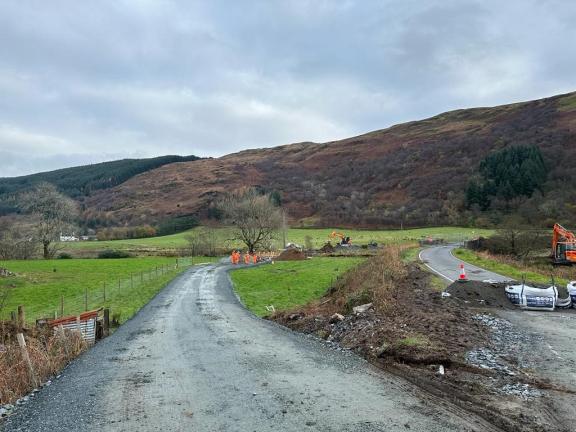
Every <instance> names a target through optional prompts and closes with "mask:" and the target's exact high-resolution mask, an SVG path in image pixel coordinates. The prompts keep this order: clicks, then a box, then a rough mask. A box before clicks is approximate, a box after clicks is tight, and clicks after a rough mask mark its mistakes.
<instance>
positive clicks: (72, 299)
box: [11, 258, 195, 323]
mask: <svg viewBox="0 0 576 432" xmlns="http://www.w3.org/2000/svg"><path fill="white" fill-rule="evenodd" d="M194 261H195V260H194V259H193V258H177V259H175V260H174V262H173V263H165V264H159V265H157V266H154V267H151V268H149V269H146V270H141V271H135V272H131V273H130V275H129V276H128V277H123V278H113V277H106V278H103V280H102V281H101V282H100V283H98V284H93V285H92V286H90V287H88V286H87V287H85V288H84V290H83V292H80V293H78V294H76V295H74V296H70V295H62V294H60V295H54V297H52V298H51V299H50V300H49V301H48V302H46V303H45V304H42V305H39V306H38V305H36V306H34V307H29V308H27V305H25V304H23V305H22V306H23V308H22V309H23V310H25V312H23V311H20V310H19V311H18V312H17V311H11V318H12V320H13V321H16V320H18V321H20V320H22V321H25V322H28V323H33V322H36V321H37V320H44V319H54V318H61V317H65V316H70V315H79V314H81V313H82V312H85V311H89V310H95V309H99V308H104V307H111V308H112V309H113V308H114V307H119V308H120V307H121V306H122V304H123V303H124V302H126V303H128V302H130V300H131V297H133V296H137V295H138V294H139V292H140V291H141V289H142V288H143V287H149V285H150V284H152V283H153V282H154V281H159V279H160V278H161V279H165V276H168V275H171V276H176V275H177V274H178V273H180V272H182V271H184V270H186V269H187V268H189V267H190V266H192V265H194V264H195V262H194ZM168 280H169V279H168ZM18 309H21V308H20V307H19V308H18ZM113 312H114V311H113V310H112V313H113ZM22 314H25V316H24V317H22V316H21V315H22Z"/></svg>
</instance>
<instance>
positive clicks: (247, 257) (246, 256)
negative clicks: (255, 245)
mask: <svg viewBox="0 0 576 432" xmlns="http://www.w3.org/2000/svg"><path fill="white" fill-rule="evenodd" d="M244 264H250V254H249V253H248V252H246V253H245V254H244Z"/></svg>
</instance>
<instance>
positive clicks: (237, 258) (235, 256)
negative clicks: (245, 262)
mask: <svg viewBox="0 0 576 432" xmlns="http://www.w3.org/2000/svg"><path fill="white" fill-rule="evenodd" d="M239 262H240V254H239V253H238V251H237V250H234V251H233V252H232V264H234V265H236V264H238V263H239Z"/></svg>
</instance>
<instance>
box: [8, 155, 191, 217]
mask: <svg viewBox="0 0 576 432" xmlns="http://www.w3.org/2000/svg"><path fill="white" fill-rule="evenodd" d="M197 159H198V157H196V156H160V157H155V158H149V159H122V160H117V161H112V162H102V163H98V164H93V165H86V166H78V167H72V168H63V169H59V170H55V171H48V172H43V173H38V174H31V175H26V176H21V177H5V178H0V200H3V201H4V200H6V199H7V198H8V197H9V196H10V195H13V194H15V193H18V192H21V191H23V190H26V189H29V188H30V187H31V186H34V185H35V184H37V183H40V182H48V183H52V184H54V185H55V186H56V187H57V188H58V189H59V190H60V191H62V192H63V193H65V194H67V195H69V196H71V197H72V198H77V199H80V198H82V197H84V196H87V195H90V194H91V193H92V192H94V191H97V190H102V189H108V188H111V187H114V186H117V185H119V184H121V183H123V182H125V181H126V180H128V179H130V178H131V177H134V176H135V175H137V174H141V173H143V172H146V171H149V170H152V169H154V168H158V167H161V166H163V165H166V164H170V163H174V162H183V161H193V160H197ZM8 209H9V206H8V207H6V208H5V209H4V210H5V211H7V210H8ZM1 211H2V209H0V212H1Z"/></svg>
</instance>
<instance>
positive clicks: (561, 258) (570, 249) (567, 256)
mask: <svg viewBox="0 0 576 432" xmlns="http://www.w3.org/2000/svg"><path fill="white" fill-rule="evenodd" d="M554 261H555V262H556V264H572V263H576V244H574V243H567V242H558V243H556V250H555V251H554Z"/></svg>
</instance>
